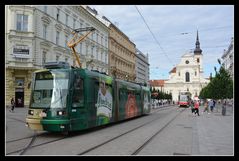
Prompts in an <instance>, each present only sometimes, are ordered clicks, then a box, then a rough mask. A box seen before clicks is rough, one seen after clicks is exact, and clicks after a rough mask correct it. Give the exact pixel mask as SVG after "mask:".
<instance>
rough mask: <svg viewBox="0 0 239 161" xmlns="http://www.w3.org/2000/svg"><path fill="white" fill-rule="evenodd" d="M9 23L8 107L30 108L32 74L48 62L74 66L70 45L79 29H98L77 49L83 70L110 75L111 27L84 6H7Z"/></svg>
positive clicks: (7, 54) (7, 34)
mask: <svg viewBox="0 0 239 161" xmlns="http://www.w3.org/2000/svg"><path fill="white" fill-rule="evenodd" d="M5 24H6V27H5V42H6V43H5V51H6V52H5V57H6V60H5V64H6V65H5V69H6V78H5V87H6V89H5V90H6V94H5V97H6V105H10V100H11V98H14V99H15V101H16V106H17V107H24V106H28V104H29V100H30V87H31V78H32V72H33V71H35V70H37V69H41V68H43V64H44V63H45V62H50V61H65V62H68V63H69V64H70V65H74V62H75V61H73V60H74V59H73V55H72V53H71V51H70V49H69V48H68V47H67V45H66V42H67V41H68V40H70V39H71V37H72V34H71V31H72V30H73V29H76V28H84V27H94V28H96V29H97V31H96V32H94V33H93V34H91V35H90V36H88V37H87V38H86V39H85V40H84V41H83V42H82V43H79V44H78V46H77V47H76V51H77V52H78V54H79V55H80V60H81V63H82V67H83V68H88V69H90V70H91V69H94V70H98V71H100V72H105V73H108V33H109V31H108V28H107V26H105V25H104V24H103V23H102V22H100V21H99V20H98V19H97V18H95V17H94V16H93V15H92V14H90V13H89V12H88V11H87V10H86V9H85V8H84V7H83V6H60V5H59V6H54V5H49V6H47V5H44V6H43V5H37V6H34V5H6V6H5ZM82 34H83V33H82ZM18 100H20V103H19V101H18Z"/></svg>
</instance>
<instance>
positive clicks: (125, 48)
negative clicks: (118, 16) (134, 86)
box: [109, 23, 136, 82]
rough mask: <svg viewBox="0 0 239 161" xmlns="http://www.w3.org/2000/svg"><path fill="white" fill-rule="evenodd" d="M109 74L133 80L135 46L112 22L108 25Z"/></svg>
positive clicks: (134, 75)
mask: <svg viewBox="0 0 239 161" xmlns="http://www.w3.org/2000/svg"><path fill="white" fill-rule="evenodd" d="M109 29H110V33H109V65H110V72H109V73H110V75H112V76H115V77H116V78H119V79H123V80H128V81H133V82H135V78H136V74H135V63H136V56H135V54H136V46H135V44H134V43H133V42H132V41H130V40H129V38H128V37H127V36H126V35H125V34H124V33H123V32H122V31H120V30H119V29H118V28H117V27H116V26H115V25H114V24H112V23H111V24H110V25H109Z"/></svg>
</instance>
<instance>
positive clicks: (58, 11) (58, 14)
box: [56, 8, 60, 21]
mask: <svg viewBox="0 0 239 161" xmlns="http://www.w3.org/2000/svg"><path fill="white" fill-rule="evenodd" d="M59 18H60V9H59V8H57V13H56V20H57V21H59Z"/></svg>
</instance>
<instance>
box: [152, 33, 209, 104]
mask: <svg viewBox="0 0 239 161" xmlns="http://www.w3.org/2000/svg"><path fill="white" fill-rule="evenodd" d="M195 45H196V47H195V50H194V53H186V54H184V55H183V56H182V57H181V61H180V63H179V64H177V65H176V66H175V67H174V68H173V69H172V70H171V71H170V72H169V74H170V75H169V79H167V80H158V84H159V83H161V84H160V86H158V87H157V88H156V89H159V90H161V91H163V92H166V93H168V94H169V93H171V94H172V99H173V101H175V102H177V101H178V98H179V93H180V92H185V91H189V92H190V93H191V94H192V99H193V97H195V96H198V95H199V93H200V91H201V89H202V88H203V87H205V86H206V85H207V84H208V83H209V82H210V80H209V78H208V79H206V78H204V77H203V54H202V50H201V49H200V42H199V36H198V32H197V38H196V44H195ZM162 82H163V83H162ZM151 84H154V86H155V81H151ZM156 84H157V81H156Z"/></svg>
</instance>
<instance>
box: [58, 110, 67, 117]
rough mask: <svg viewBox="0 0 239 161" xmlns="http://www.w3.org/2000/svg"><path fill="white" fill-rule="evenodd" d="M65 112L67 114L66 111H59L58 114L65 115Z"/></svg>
mask: <svg viewBox="0 0 239 161" xmlns="http://www.w3.org/2000/svg"><path fill="white" fill-rule="evenodd" d="M65 114H66V112H65V111H57V115H59V116H62V115H65Z"/></svg>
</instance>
